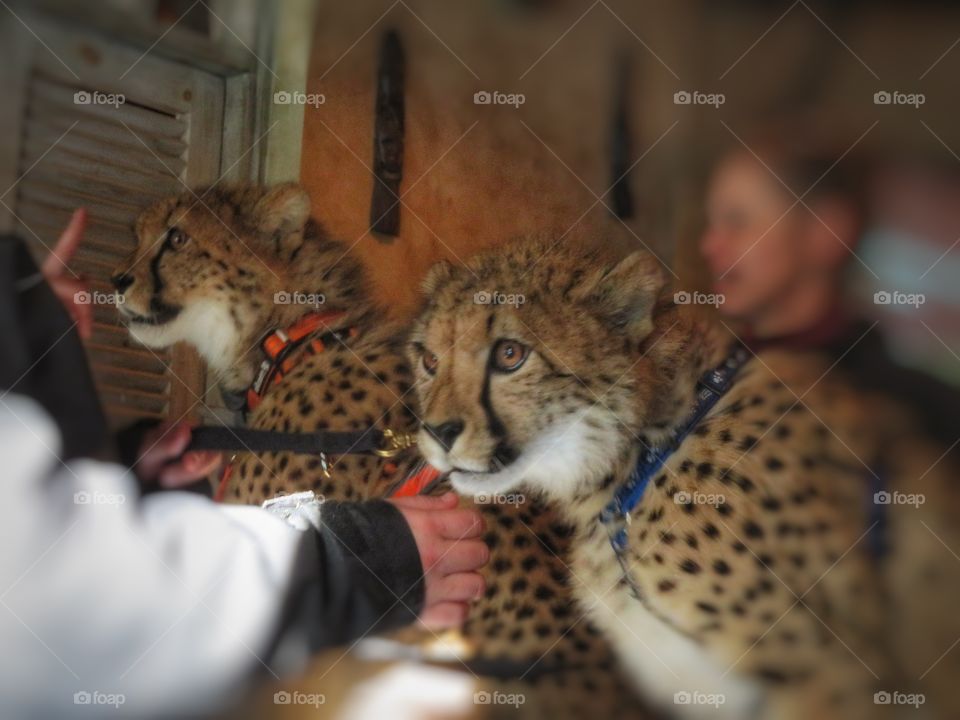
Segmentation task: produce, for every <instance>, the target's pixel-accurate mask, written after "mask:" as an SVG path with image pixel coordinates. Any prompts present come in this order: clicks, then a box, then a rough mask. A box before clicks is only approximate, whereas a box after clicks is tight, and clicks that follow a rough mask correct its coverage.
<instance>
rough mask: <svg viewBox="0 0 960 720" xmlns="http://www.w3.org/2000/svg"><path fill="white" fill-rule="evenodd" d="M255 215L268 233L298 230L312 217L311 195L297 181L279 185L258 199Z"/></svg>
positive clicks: (282, 233)
mask: <svg viewBox="0 0 960 720" xmlns="http://www.w3.org/2000/svg"><path fill="white" fill-rule="evenodd" d="M253 217H254V218H255V222H256V225H257V228H258V229H259V230H260V231H261V232H263V233H265V234H267V235H274V234H279V235H286V234H288V233H292V232H296V231H298V230H300V229H301V228H303V226H304V225H306V223H307V220H308V219H309V218H310V196H309V195H307V193H306V191H305V190H304V189H303V188H302V187H300V186H299V185H297V184H296V183H285V184H283V185H277V186H276V187H274V188H271V189H270V190H268V191H267V192H266V194H265V195H264V196H263V197H262V198H260V199H259V200H258V201H257V204H256V205H255V206H254V208H253Z"/></svg>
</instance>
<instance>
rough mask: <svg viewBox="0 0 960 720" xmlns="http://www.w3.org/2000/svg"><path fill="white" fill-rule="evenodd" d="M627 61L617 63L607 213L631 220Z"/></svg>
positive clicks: (631, 195) (621, 56)
mask: <svg viewBox="0 0 960 720" xmlns="http://www.w3.org/2000/svg"><path fill="white" fill-rule="evenodd" d="M629 84H630V60H629V56H628V55H627V54H626V53H623V54H622V55H620V57H619V58H618V59H617V67H616V75H615V83H614V90H613V92H614V106H613V124H612V126H611V138H610V182H611V183H612V187H611V188H610V204H609V206H608V207H609V208H610V211H611V212H612V213H613V214H614V215H616V216H617V217H619V218H624V219H625V218H630V217H633V193H632V192H631V190H630V175H629V173H628V172H627V171H628V169H629V167H630V162H631V160H630V148H631V142H630V129H631V128H630V107H629V101H630V93H629V90H628V86H629Z"/></svg>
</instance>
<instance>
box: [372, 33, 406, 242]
mask: <svg viewBox="0 0 960 720" xmlns="http://www.w3.org/2000/svg"><path fill="white" fill-rule="evenodd" d="M404 63H405V61H404V55H403V46H402V45H401V44H400V37H399V36H398V35H397V33H396V31H394V30H389V31H387V33H386V34H385V35H384V37H383V41H382V42H381V44H380V63H379V66H378V68H377V104H376V111H375V112H376V115H375V118H374V130H373V133H374V134H373V175H374V183H373V195H372V196H371V198H370V230H371V232H374V233H378V234H380V235H387V236H393V237H396V236H397V234H398V232H399V229H400V180H401V178H402V177H403V114H404V103H403V91H404ZM384 240H386V238H384Z"/></svg>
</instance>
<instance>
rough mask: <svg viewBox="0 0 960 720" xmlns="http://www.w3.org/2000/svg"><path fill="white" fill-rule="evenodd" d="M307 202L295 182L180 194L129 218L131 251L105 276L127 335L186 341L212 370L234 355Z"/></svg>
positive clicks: (300, 225) (278, 274)
mask: <svg viewBox="0 0 960 720" xmlns="http://www.w3.org/2000/svg"><path fill="white" fill-rule="evenodd" d="M309 215H310V200H309V198H308V197H307V195H306V193H305V192H304V191H303V190H302V189H301V188H300V187H299V186H297V185H292V184H289V185H280V186H277V187H274V188H263V187H255V186H243V187H232V188H212V189H210V190H203V189H200V190H197V191H196V192H195V193H193V192H187V193H183V194H182V195H179V196H176V197H171V198H167V199H165V200H161V201H159V202H157V203H155V204H154V205H152V206H151V207H149V208H147V209H146V210H144V211H143V213H141V215H140V217H139V218H138V219H137V223H136V235H137V248H136V250H135V251H134V252H133V253H132V255H131V256H130V257H129V258H128V259H127V261H126V262H125V263H123V264H122V265H121V266H120V268H118V270H117V272H116V274H115V275H114V276H113V278H112V281H113V283H114V286H115V287H116V289H117V292H118V294H119V295H120V297H121V300H120V301H119V302H118V307H119V310H120V313H121V316H122V317H123V319H124V321H125V322H126V324H127V325H128V326H129V329H130V333H131V334H132V335H133V337H134V338H135V339H137V340H138V341H140V342H142V343H143V344H144V345H147V346H149V347H155V348H163V347H167V346H169V345H172V344H174V343H176V342H180V341H186V342H189V343H191V344H192V345H194V346H195V347H196V348H197V349H198V350H199V351H200V353H201V355H203V356H204V358H205V359H206V360H207V362H208V363H210V364H211V365H212V366H213V367H215V368H216V367H226V366H229V364H230V363H231V362H232V361H233V360H234V359H235V358H236V357H237V354H238V353H242V352H243V351H244V350H245V348H241V347H240V345H241V344H242V343H244V342H247V341H248V338H249V336H251V335H252V334H254V333H255V332H256V331H257V329H258V327H259V326H261V325H262V324H263V323H264V320H265V318H266V316H268V315H270V314H271V313H273V312H275V310H274V308H271V307H270V306H271V304H272V303H271V297H272V295H273V294H274V293H276V292H278V291H280V290H288V289H289V287H286V288H285V287H284V285H285V284H287V283H286V280H288V278H287V277H286V273H287V272H288V267H289V265H290V261H291V259H292V258H295V257H296V254H297V252H298V249H299V248H300V247H301V246H302V245H303V243H304V230H305V225H306V224H307V222H308V219H309Z"/></svg>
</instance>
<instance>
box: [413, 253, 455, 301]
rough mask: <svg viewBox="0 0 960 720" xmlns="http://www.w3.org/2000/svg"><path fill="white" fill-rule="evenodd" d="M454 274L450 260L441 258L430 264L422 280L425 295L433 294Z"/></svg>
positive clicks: (422, 289)
mask: <svg viewBox="0 0 960 720" xmlns="http://www.w3.org/2000/svg"><path fill="white" fill-rule="evenodd" d="M452 274H453V265H451V264H450V262H449V261H448V260H439V261H437V262H435V263H434V264H433V265H431V266H430V269H429V270H427V274H426V275H424V277H423V280H422V281H421V282H420V290H421V291H422V292H423V294H424V295H427V296H430V295H432V294H433V293H434V292H435V291H436V289H437V288H438V287H440V285H441V284H442V283H443V282H444V281H445V280H447V279H448V278H449V277H450V276H451V275H452Z"/></svg>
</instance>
